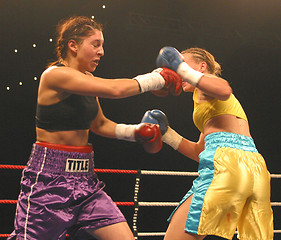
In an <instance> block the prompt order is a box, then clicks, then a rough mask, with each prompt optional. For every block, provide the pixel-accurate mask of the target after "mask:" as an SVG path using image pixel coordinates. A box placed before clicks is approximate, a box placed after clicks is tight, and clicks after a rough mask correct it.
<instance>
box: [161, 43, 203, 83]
mask: <svg viewBox="0 0 281 240" xmlns="http://www.w3.org/2000/svg"><path fill="white" fill-rule="evenodd" d="M156 66H157V67H161V68H169V69H171V70H173V71H175V72H176V73H177V74H179V75H180V77H181V78H182V79H183V81H185V82H188V83H190V84H191V85H193V86H194V87H196V86H197V84H198V82H199V80H200V79H201V77H202V76H203V75H204V74H203V73H201V72H198V71H196V70H194V69H193V68H191V67H190V66H189V65H188V64H187V63H186V62H185V61H184V57H183V56H182V54H181V53H180V52H179V51H178V50H177V49H175V48H173V47H163V48H162V49H161V50H160V52H159V54H158V57H157V59H156Z"/></svg>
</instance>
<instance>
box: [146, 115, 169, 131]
mask: <svg viewBox="0 0 281 240" xmlns="http://www.w3.org/2000/svg"><path fill="white" fill-rule="evenodd" d="M141 122H142V123H152V124H158V125H159V126H160V130H161V133H162V135H164V134H165V133H166V132H167V129H168V127H169V122H168V118H167V117H166V115H165V113H163V112H162V111H160V110H149V111H146V113H145V114H144V115H143V117H142V120H141Z"/></svg>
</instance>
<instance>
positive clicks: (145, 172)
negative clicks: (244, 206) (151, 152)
mask: <svg viewBox="0 0 281 240" xmlns="http://www.w3.org/2000/svg"><path fill="white" fill-rule="evenodd" d="M140 172H141V174H142V175H166V176H167V175H168V176H193V177H194V176H195V177H196V176H199V174H198V173H197V172H180V171H154V170H141V171H140ZM270 176H271V178H281V174H270Z"/></svg>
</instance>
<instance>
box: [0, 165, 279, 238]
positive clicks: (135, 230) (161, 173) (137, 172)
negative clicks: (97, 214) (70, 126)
mask: <svg viewBox="0 0 281 240" xmlns="http://www.w3.org/2000/svg"><path fill="white" fill-rule="evenodd" d="M24 168H25V166H24V165H0V169H24ZM95 172H97V173H113V174H114V173H117V174H135V175H136V182H135V188H134V201H133V202H115V203H116V205H117V206H133V207H134V215H133V233H134V238H135V239H136V240H137V239H138V237H146V236H164V235H165V232H138V228H137V220H138V212H139V208H140V207H176V206H177V205H178V204H179V202H140V201H138V197H139V190H140V180H141V176H142V175H154V176H187V177H197V176H198V173H197V172H181V171H154V170H122V169H95ZM270 176H271V178H278V179H280V178H281V174H270ZM16 203H17V200H7V199H0V204H16ZM271 206H272V207H280V206H281V202H271ZM274 233H278V234H279V233H281V230H274ZM8 236H9V234H1V233H0V238H4V237H8Z"/></svg>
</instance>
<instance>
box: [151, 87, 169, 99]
mask: <svg viewBox="0 0 281 240" xmlns="http://www.w3.org/2000/svg"><path fill="white" fill-rule="evenodd" d="M151 93H152V94H154V95H155V96H157V97H167V96H168V95H169V89H167V88H165V87H164V88H162V89H160V90H154V91H151Z"/></svg>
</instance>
